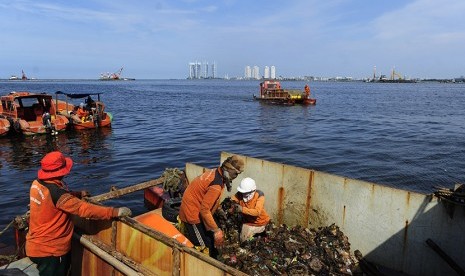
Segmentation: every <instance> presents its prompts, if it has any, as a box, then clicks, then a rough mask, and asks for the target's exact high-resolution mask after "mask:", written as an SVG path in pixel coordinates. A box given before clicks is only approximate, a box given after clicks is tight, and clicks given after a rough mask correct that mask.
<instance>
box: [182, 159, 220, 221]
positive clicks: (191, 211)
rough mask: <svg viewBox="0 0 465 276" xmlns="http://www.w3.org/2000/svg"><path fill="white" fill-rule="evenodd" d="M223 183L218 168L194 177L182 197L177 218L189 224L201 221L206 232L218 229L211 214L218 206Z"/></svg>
mask: <svg viewBox="0 0 465 276" xmlns="http://www.w3.org/2000/svg"><path fill="white" fill-rule="evenodd" d="M224 187H225V183H224V182H223V174H222V172H221V169H220V168H217V169H215V170H209V171H207V172H205V173H203V174H202V175H200V176H198V177H196V178H195V179H194V180H192V182H191V183H190V184H189V186H187V189H186V191H185V192H184V194H183V196H182V201H181V208H180V209H179V218H180V219H181V221H183V222H187V223H189V224H198V223H200V222H201V221H202V222H203V224H204V225H205V228H206V229H207V230H215V229H218V225H217V224H216V222H215V220H214V219H213V213H215V211H216V210H217V209H218V207H219V206H220V198H221V195H222V194H223V191H224Z"/></svg>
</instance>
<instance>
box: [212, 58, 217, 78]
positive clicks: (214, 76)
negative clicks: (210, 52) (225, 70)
mask: <svg viewBox="0 0 465 276" xmlns="http://www.w3.org/2000/svg"><path fill="white" fill-rule="evenodd" d="M212 78H214V79H215V78H216V62H215V61H214V62H213V63H212Z"/></svg>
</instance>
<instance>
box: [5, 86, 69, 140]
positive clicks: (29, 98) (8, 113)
mask: <svg viewBox="0 0 465 276" xmlns="http://www.w3.org/2000/svg"><path fill="white" fill-rule="evenodd" d="M0 100H1V102H2V108H1V114H0V115H1V117H2V118H3V119H6V120H7V121H8V122H9V124H10V126H9V129H10V130H12V132H16V133H18V134H23V135H27V136H30V135H36V134H51V135H56V134H57V133H58V132H60V131H64V130H65V129H66V126H67V124H68V122H69V121H68V119H67V118H66V117H65V116H63V115H60V114H57V112H56V108H55V105H54V104H53V97H52V96H51V95H48V94H46V93H40V94H39V93H30V92H11V93H9V94H8V95H5V96H2V97H1V98H0ZM5 127H6V126H4V128H5ZM7 132H8V131H7Z"/></svg>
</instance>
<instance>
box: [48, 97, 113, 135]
mask: <svg viewBox="0 0 465 276" xmlns="http://www.w3.org/2000/svg"><path fill="white" fill-rule="evenodd" d="M55 94H56V106H57V109H58V112H59V113H60V114H63V115H65V116H66V117H67V118H68V119H69V124H70V126H71V127H72V128H74V129H76V130H82V129H95V128H101V127H111V122H112V121H113V116H112V114H111V113H110V112H106V111H105V104H104V103H103V102H101V101H100V94H102V93H79V94H76V93H64V92H61V91H57V92H55ZM58 95H65V96H66V100H65V101H62V100H58ZM95 95H96V96H97V101H94V100H93V99H92V97H91V96H95ZM84 98H85V100H84V101H83V102H82V103H81V104H83V107H84V109H85V110H86V112H87V114H88V115H86V116H81V117H79V116H78V115H77V113H76V110H77V108H78V106H79V104H73V103H71V102H70V100H72V99H84Z"/></svg>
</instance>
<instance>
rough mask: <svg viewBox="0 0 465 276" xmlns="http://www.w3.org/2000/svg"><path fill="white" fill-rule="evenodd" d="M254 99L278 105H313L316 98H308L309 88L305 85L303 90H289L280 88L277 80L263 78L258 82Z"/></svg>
mask: <svg viewBox="0 0 465 276" xmlns="http://www.w3.org/2000/svg"><path fill="white" fill-rule="evenodd" d="M254 99H256V100H259V101H261V102H266V103H270V104H280V105H294V104H302V105H315V104H316V99H313V98H310V88H309V87H308V85H306V86H305V90H304V91H301V90H296V89H293V90H290V89H283V88H281V83H280V82H279V81H277V80H265V81H263V82H261V83H260V95H259V96H255V95H254Z"/></svg>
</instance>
